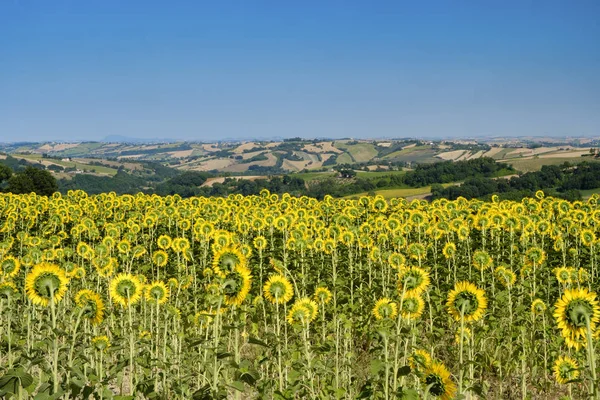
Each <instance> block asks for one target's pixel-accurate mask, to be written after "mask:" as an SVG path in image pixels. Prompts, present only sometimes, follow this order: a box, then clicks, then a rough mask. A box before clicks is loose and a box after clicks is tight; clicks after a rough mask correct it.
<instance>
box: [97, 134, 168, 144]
mask: <svg viewBox="0 0 600 400" xmlns="http://www.w3.org/2000/svg"><path fill="white" fill-rule="evenodd" d="M101 142H104V143H175V142H177V140H175V139H167V138H165V139H160V138H134V137H128V136H121V135H109V136H106V137H105V138H104V139H102V140H101Z"/></svg>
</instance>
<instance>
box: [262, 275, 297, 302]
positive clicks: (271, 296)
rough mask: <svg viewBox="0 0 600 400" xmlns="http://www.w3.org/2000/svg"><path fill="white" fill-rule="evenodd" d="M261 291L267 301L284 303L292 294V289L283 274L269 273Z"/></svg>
mask: <svg viewBox="0 0 600 400" xmlns="http://www.w3.org/2000/svg"><path fill="white" fill-rule="evenodd" d="M263 293H264V295H265V298H266V299H267V301H268V302H270V303H272V304H277V303H279V304H284V303H287V302H288V301H290V300H291V299H292V297H293V296H294V289H293V288H292V284H291V283H290V281H289V280H288V279H287V278H286V277H285V276H283V275H271V276H270V277H269V280H268V281H267V282H265V285H264V287H263Z"/></svg>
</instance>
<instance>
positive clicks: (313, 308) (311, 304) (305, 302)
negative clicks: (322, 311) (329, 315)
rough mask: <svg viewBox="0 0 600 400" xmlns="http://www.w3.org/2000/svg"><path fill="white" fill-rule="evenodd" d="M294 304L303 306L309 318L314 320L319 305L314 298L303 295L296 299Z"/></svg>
mask: <svg viewBox="0 0 600 400" xmlns="http://www.w3.org/2000/svg"><path fill="white" fill-rule="evenodd" d="M296 304H299V305H300V306H302V307H305V308H306V309H307V310H308V311H309V312H310V320H311V321H314V319H315V318H317V314H318V313H319V306H318V305H317V303H315V301H314V300H312V299H310V298H308V297H303V298H301V299H298V300H296Z"/></svg>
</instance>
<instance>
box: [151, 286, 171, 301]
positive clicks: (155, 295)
mask: <svg viewBox="0 0 600 400" xmlns="http://www.w3.org/2000/svg"><path fill="white" fill-rule="evenodd" d="M169 294H170V292H169V288H168V287H167V285H165V283H164V282H162V281H154V282H152V283H151V284H150V285H148V286H146V300H147V301H148V302H149V303H151V304H164V303H166V302H167V300H168V299H169Z"/></svg>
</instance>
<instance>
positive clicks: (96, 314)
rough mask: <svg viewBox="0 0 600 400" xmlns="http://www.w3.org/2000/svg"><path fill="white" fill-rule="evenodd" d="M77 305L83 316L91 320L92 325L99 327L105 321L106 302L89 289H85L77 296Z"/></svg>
mask: <svg viewBox="0 0 600 400" xmlns="http://www.w3.org/2000/svg"><path fill="white" fill-rule="evenodd" d="M75 304H76V305H77V307H79V308H81V313H82V314H81V315H82V316H84V317H85V318H87V319H89V320H90V322H91V323H92V325H97V324H99V323H100V322H102V320H103V319H104V302H103V301H102V298H101V297H100V295H99V294H98V293H96V292H93V291H91V290H88V289H83V290H80V291H79V292H77V294H76V295H75Z"/></svg>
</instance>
